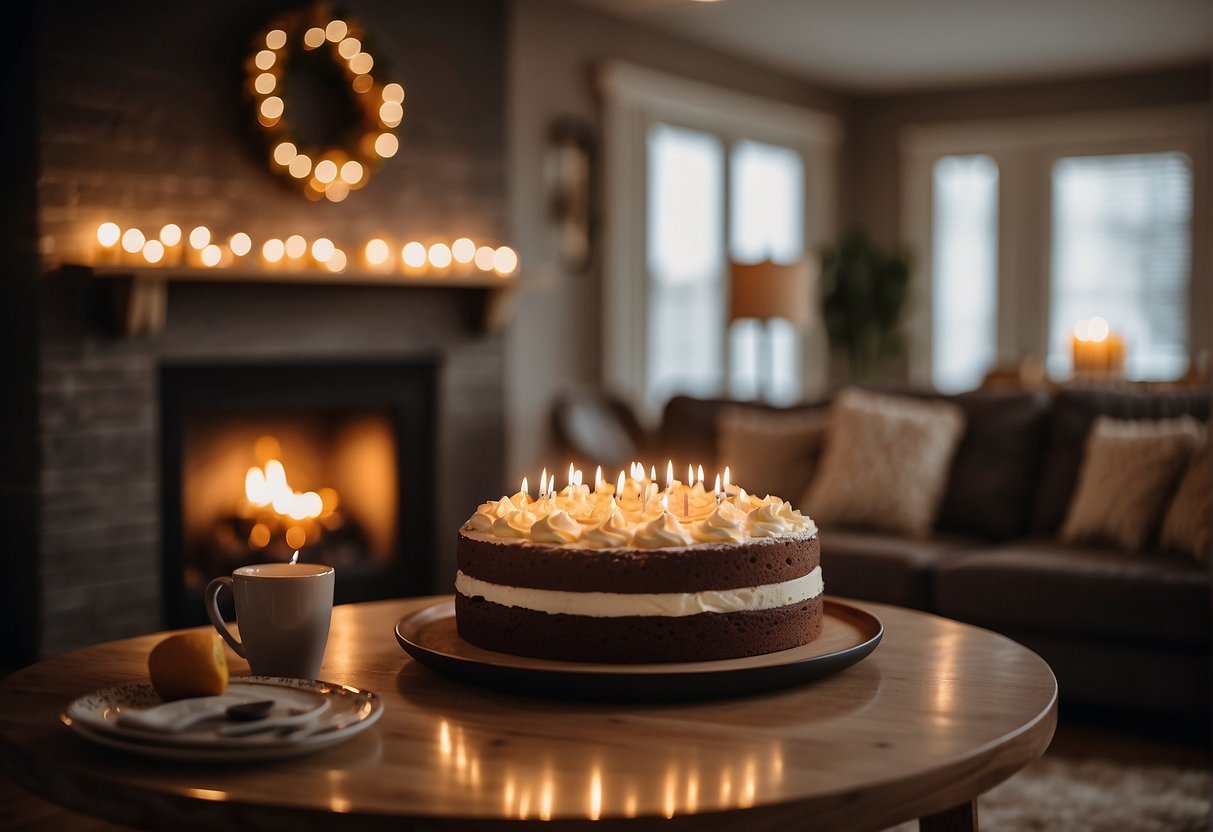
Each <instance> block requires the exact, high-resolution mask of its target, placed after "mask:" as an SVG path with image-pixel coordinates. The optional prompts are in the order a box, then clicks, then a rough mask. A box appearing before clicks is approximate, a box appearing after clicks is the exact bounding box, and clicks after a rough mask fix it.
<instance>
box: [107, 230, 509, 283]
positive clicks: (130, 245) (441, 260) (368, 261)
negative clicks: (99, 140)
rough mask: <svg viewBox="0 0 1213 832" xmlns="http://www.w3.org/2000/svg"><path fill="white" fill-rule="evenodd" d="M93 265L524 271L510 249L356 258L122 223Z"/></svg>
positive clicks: (464, 241)
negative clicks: (151, 229) (519, 269)
mask: <svg viewBox="0 0 1213 832" xmlns="http://www.w3.org/2000/svg"><path fill="white" fill-rule="evenodd" d="M96 241H97V244H96V248H95V249H94V252H93V262H92V263H91V264H90V265H92V266H94V267H97V268H112V267H121V266H131V267H134V266H142V267H149V266H151V267H160V268H174V267H178V268H193V269H230V268H234V267H243V268H247V269H249V270H257V271H274V270H297V271H306V270H319V269H327V270H328V271H330V272H332V273H334V274H340V273H342V272H344V271H346V270H347V269H349V270H354V271H365V272H372V273H380V274H384V275H389V274H402V275H409V276H427V275H428V276H440V275H452V276H463V277H470V276H475V275H477V274H480V275H490V274H492V275H496V276H498V277H502V278H508V277H510V276H511V275H513V274H514V273H515V272H517V271H518V254H517V252H515V251H514V250H513V249H512V248H510V247H509V246H491V245H485V244H477V243H476V242H475V241H473V240H471V239H470V238H468V237H460V238H458V239H456V240H453V241H451V242H449V243H448V242H445V241H441V242H430V243H429V244H426V243H423V242H421V241H419V240H409V241H407V242H403V243H401V242H399V241H396V242H389V241H388V240H385V239H383V238H381V237H376V238H374V239H371V240H367V241H366V242H365V243H363V244H361V245H360V246H357V247H356V248H355V249H353V250H351V251H347V249H346V248H344V247H341V246H338V245H337V244H336V243H334V242H333V241H332V240H331V239H329V238H328V237H316V238H315V239H312V240H309V239H307V238H306V237H304V236H303V235H301V234H292V235H290V236H287V237H271V238H269V239H266V240H263V241H257V240H254V239H253V238H252V237H251V236H250V235H248V234H246V233H245V232H243V231H237V232H235V233H234V234H229V235H227V236H216V235H214V234H213V233H212V232H211V230H210V229H209V228H207V227H206V226H204V225H199V226H195V227H194V228H192V229H190V231H189V232H188V233H186V232H185V231H183V230H182V228H181V227H180V226H179V225H177V224H175V223H168V224H167V225H165V226H163V227H161V228H160V229H159V231H157V232H155V233H151V234H149V233H145V232H144V231H143V230H142V229H139V228H135V227H130V228H122V227H121V226H119V225H118V224H117V223H113V222H103V223H101V224H100V225H99V226H97V235H96Z"/></svg>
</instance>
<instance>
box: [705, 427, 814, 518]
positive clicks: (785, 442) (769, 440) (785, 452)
mask: <svg viewBox="0 0 1213 832" xmlns="http://www.w3.org/2000/svg"><path fill="white" fill-rule="evenodd" d="M829 427H830V411H829V410H828V409H827V408H825V407H820V408H816V409H813V410H776V409H773V408H758V407H745V406H741V405H737V406H733V407H725V408H722V409H721V411H720V414H719V416H717V419H716V458H717V459H718V460H720V465H722V466H723V465H729V466H731V469H732V470H731V473H732V475H733V481H734V482H738V483H741V485H743V486H744V487H745V488H746V489H747V490H749V491H753V492H754V493H756V494H758V495H759V496H761V495H764V494H774V495H776V496H778V497H782V498H783V499H785V500H795V499H796V498H798V497H799V496H800V495H801V494H803V493H804V490H805V487H806V486H808V484H809V481H810V480H812V479H813V472H814V471H815V470H816V468H817V463H818V461H819V459H820V457H821V450H822V448H823V447H824V446H825V441H826V434H827V432H828V431H829Z"/></svg>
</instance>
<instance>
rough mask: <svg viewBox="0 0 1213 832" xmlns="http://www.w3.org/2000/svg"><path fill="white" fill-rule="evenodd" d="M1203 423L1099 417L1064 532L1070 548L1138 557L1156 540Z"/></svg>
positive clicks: (1063, 526) (1087, 449) (1088, 446)
mask: <svg viewBox="0 0 1213 832" xmlns="http://www.w3.org/2000/svg"><path fill="white" fill-rule="evenodd" d="M1199 441H1200V423H1199V422H1197V421H1196V420H1195V419H1193V418H1192V417H1191V416H1181V417H1180V418H1178V419H1152V420H1150V419H1141V420H1120V419H1112V418H1110V417H1108V416H1100V417H1099V418H1098V419H1096V420H1095V424H1094V425H1093V426H1092V428H1091V433H1090V434H1089V435H1088V437H1087V442H1086V449H1085V451H1084V453H1083V460H1082V467H1081V468H1080V470H1079V475H1078V486H1077V488H1076V489H1075V491H1074V497H1073V499H1072V500H1071V501H1070V507H1069V511H1068V512H1067V514H1066V519H1065V522H1064V523H1063V524H1062V527H1061V539H1062V541H1064V542H1066V543H1080V542H1102V543H1110V544H1113V545H1115V546H1117V547H1119V548H1121V549H1124V550H1126V551H1129V552H1140V551H1141V550H1142V549H1144V548H1145V547H1146V545H1147V544H1148V543H1149V542H1150V541H1151V540H1152V539H1153V535H1154V533H1155V531H1157V529H1158V524H1159V522H1160V521H1161V520H1162V515H1163V510H1164V509H1165V508H1166V506H1167V501H1168V500H1170V498H1171V494H1172V492H1173V489H1174V488H1175V483H1176V481H1177V480H1178V479H1179V475H1180V474H1181V473H1182V472H1183V467H1184V465H1185V464H1186V463H1187V461H1188V459H1189V458H1190V457H1191V455H1192V450H1193V448H1195V446H1196V444H1197V443H1198V442H1199Z"/></svg>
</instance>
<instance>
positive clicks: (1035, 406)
mask: <svg viewBox="0 0 1213 832" xmlns="http://www.w3.org/2000/svg"><path fill="white" fill-rule="evenodd" d="M945 398H947V399H948V400H950V401H953V402H955V403H956V404H958V405H960V407H961V409H963V410H964V413H965V432H964V434H963V436H962V437H961V440H960V446H959V447H958V448H957V449H956V456H955V457H953V459H952V472H951V475H950V476H949V477H948V487H947V490H946V491H945V492H944V498H943V503H942V505H941V506H940V509H939V514H938V515H937V517H936V521H935V526H936V528H937V529H938V530H939V531H940V532H944V533H948V532H954V533H958V534H976V535H980V536H981V537H985V538H989V539H991V540H1008V539H1010V538H1013V537H1019V536H1021V535H1023V534H1024V533H1025V532H1027V530H1028V523H1029V520H1030V519H1031V514H1032V497H1033V494H1034V493H1035V491H1036V485H1037V482H1038V481H1039V478H1040V466H1041V461H1042V458H1043V455H1044V452H1043V447H1042V446H1043V443H1044V435H1045V426H1046V424H1047V418H1048V413H1049V397H1048V394H1046V393H1045V392H1043V391H1028V392H1020V391H1002V390H990V391H980V390H979V391H976V392H973V393H963V394H961V395H959V396H953V397H945Z"/></svg>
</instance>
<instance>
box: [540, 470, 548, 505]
mask: <svg viewBox="0 0 1213 832" xmlns="http://www.w3.org/2000/svg"><path fill="white" fill-rule="evenodd" d="M547 496H548V469H547V468H544V469H543V473H541V474H540V475H539V499H541V500H542V499H545V498H546V497H547Z"/></svg>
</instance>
